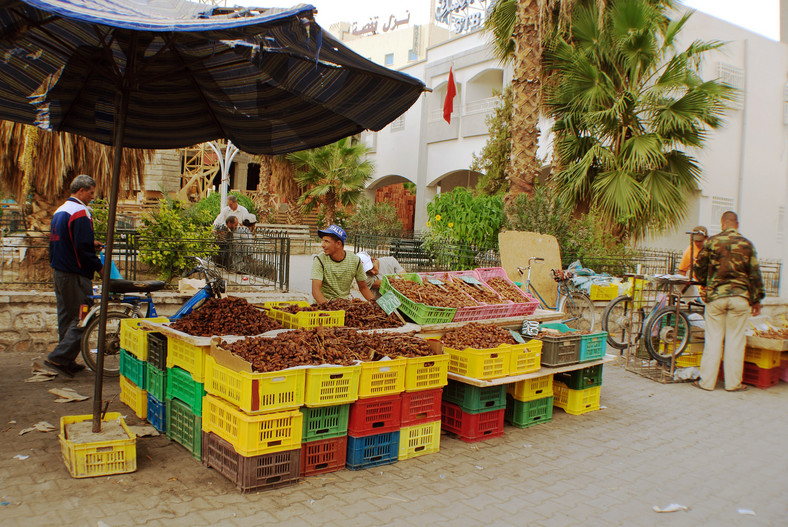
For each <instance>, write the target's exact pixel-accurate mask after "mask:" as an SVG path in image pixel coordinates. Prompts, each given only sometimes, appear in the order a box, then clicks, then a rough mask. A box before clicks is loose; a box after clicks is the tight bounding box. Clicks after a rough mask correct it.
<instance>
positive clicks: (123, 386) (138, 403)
mask: <svg viewBox="0 0 788 527" xmlns="http://www.w3.org/2000/svg"><path fill="white" fill-rule="evenodd" d="M120 402H122V403H124V404H126V405H127V406H128V407H129V408H131V409H132V410H134V414H135V415H136V416H137V417H139V418H140V419H145V418H147V417H148V392H146V391H145V390H143V389H142V388H140V387H139V386H137V385H136V384H134V383H133V382H131V381H130V380H129V379H127V378H126V377H124V376H123V375H121V376H120Z"/></svg>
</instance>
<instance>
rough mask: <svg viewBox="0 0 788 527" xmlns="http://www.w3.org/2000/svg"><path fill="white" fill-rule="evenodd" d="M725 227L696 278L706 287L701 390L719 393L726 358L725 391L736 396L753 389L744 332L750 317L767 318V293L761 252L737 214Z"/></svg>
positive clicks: (702, 257)
mask: <svg viewBox="0 0 788 527" xmlns="http://www.w3.org/2000/svg"><path fill="white" fill-rule="evenodd" d="M721 224H722V232H720V233H719V234H717V235H716V236H712V237H711V238H709V239H708V240H706V242H705V243H704V244H703V248H702V249H701V250H700V253H699V254H698V259H697V260H696V262H695V266H694V271H695V277H696V278H697V280H698V281H700V282H702V283H705V285H706V344H705V346H704V350H703V358H702V359H701V363H700V381H699V382H698V386H699V387H700V388H703V389H704V390H713V389H714V386H715V385H716V384H717V373H718V372H719V367H720V359H721V358H722V359H723V361H724V368H725V389H726V390H727V391H729V392H735V391H740V390H746V389H747V387H746V386H744V385H742V383H741V381H742V372H743V370H744V347H745V343H746V337H745V335H744V329H745V324H746V322H747V317H748V315H749V314H750V313H752V315H753V316H757V315H759V314H760V313H761V299H762V298H763V297H764V290H763V279H762V277H761V268H760V266H759V265H758V256H757V255H756V252H755V247H753V245H752V243H751V242H750V241H749V240H748V239H747V238H745V237H744V236H742V235H741V234H739V230H738V229H739V219H738V217H737V216H736V213H735V212H732V211H728V212H726V213H724V214H723V215H722V219H721ZM723 350H724V352H723Z"/></svg>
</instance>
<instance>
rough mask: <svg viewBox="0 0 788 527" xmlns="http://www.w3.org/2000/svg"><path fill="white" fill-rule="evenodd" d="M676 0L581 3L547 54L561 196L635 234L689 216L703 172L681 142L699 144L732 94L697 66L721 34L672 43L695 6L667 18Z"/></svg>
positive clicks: (549, 103)
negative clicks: (679, 46) (683, 44)
mask: <svg viewBox="0 0 788 527" xmlns="http://www.w3.org/2000/svg"><path fill="white" fill-rule="evenodd" d="M671 4H672V2H670V1H666V0H661V1H655V0H650V1H649V0H628V1H626V2H623V1H617V2H610V5H609V6H608V7H607V8H606V9H604V10H602V9H600V8H599V7H598V6H597V5H595V4H593V3H592V2H588V3H587V4H585V5H578V6H576V7H575V9H574V10H573V14H572V34H571V37H569V36H567V35H558V36H557V37H556V38H555V39H554V40H552V41H551V43H550V45H549V47H548V48H547V49H546V51H545V55H544V68H545V71H546V75H547V76H548V78H549V79H550V81H549V86H548V88H547V89H546V93H545V102H546V109H547V110H548V111H549V113H550V115H551V116H552V117H553V118H554V119H555V124H554V126H553V132H554V133H555V139H554V152H553V165H554V166H555V167H556V168H557V172H556V173H555V174H554V176H553V179H554V182H555V184H556V186H557V187H558V189H559V193H560V196H561V197H562V198H563V199H565V200H566V201H567V202H568V203H569V204H570V205H573V206H575V208H576V209H580V210H588V209H589V208H591V207H593V208H597V209H598V210H599V211H600V212H601V213H602V215H603V216H604V218H605V219H606V220H607V222H608V223H609V224H610V225H612V226H613V227H614V229H616V230H617V233H618V234H625V233H628V234H629V235H631V236H632V237H634V238H639V237H642V236H643V235H644V234H645V233H646V232H647V231H648V230H649V229H651V228H655V229H664V228H666V227H672V226H676V225H678V224H679V223H680V222H681V221H682V220H683V218H684V216H685V214H686V210H687V196H688V195H689V194H690V193H691V191H693V190H694V189H696V188H697V183H698V180H699V177H700V169H699V167H698V164H697V162H696V160H695V159H694V158H693V157H692V156H690V155H688V154H687V153H686V152H685V151H684V150H685V149H686V148H699V147H701V145H702V144H703V141H704V139H705V137H706V130H707V129H709V128H716V127H718V126H720V124H721V115H722V113H723V111H724V102H725V101H726V100H727V99H730V98H731V96H732V90H731V88H729V87H727V86H724V85H722V84H720V83H718V82H715V81H706V82H704V81H703V80H702V79H701V78H700V77H699V75H698V73H697V65H698V63H699V61H700V59H701V58H702V56H703V54H704V53H706V52H708V51H710V50H713V49H717V48H719V47H720V46H721V45H722V44H721V43H720V42H700V41H696V42H693V43H692V44H691V45H690V46H689V47H687V48H686V49H684V50H683V51H677V50H676V37H677V34H678V33H679V32H680V30H681V29H682V28H683V27H684V25H685V24H686V22H687V20H688V19H689V17H690V16H691V13H686V14H684V15H683V16H681V17H680V18H678V19H675V20H671V19H670V18H669V17H668V15H667V13H668V9H669V7H670V5H671Z"/></svg>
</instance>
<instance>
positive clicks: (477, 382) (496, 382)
mask: <svg viewBox="0 0 788 527" xmlns="http://www.w3.org/2000/svg"><path fill="white" fill-rule="evenodd" d="M616 358H617V356H616V355H605V357H604V358H602V359H599V360H591V361H588V362H578V363H576V364H567V365H566V366H558V367H555V368H548V367H542V368H540V369H539V370H537V371H534V372H531V373H523V374H521V375H510V376H508V377H499V378H497V379H489V380H482V379H473V378H471V377H464V376H462V375H458V374H456V373H452V372H449V379H451V380H453V381H457V382H461V383H464V384H470V385H471V386H479V387H480V388H486V387H488V386H500V385H501V384H511V383H513V382H518V381H525V380H528V379H535V378H537V377H544V376H545V375H551V374H553V373H563V372H566V371H575V370H582V369H583V368H589V367H591V366H598V365H600V364H604V363H606V362H612V361H614V360H616Z"/></svg>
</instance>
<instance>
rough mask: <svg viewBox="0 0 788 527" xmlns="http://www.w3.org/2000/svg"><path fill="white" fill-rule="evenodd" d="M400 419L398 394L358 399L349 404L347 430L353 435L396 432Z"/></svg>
mask: <svg viewBox="0 0 788 527" xmlns="http://www.w3.org/2000/svg"><path fill="white" fill-rule="evenodd" d="M401 419H402V398H401V397H400V394H395V395H385V396H383V397H372V398H370V399H359V400H358V401H356V402H355V403H352V404H351V405H350V417H349V418H348V424H347V430H348V434H350V435H352V436H354V437H364V436H369V435H374V434H382V433H384V432H396V431H397V430H399V429H400V427H401Z"/></svg>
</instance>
